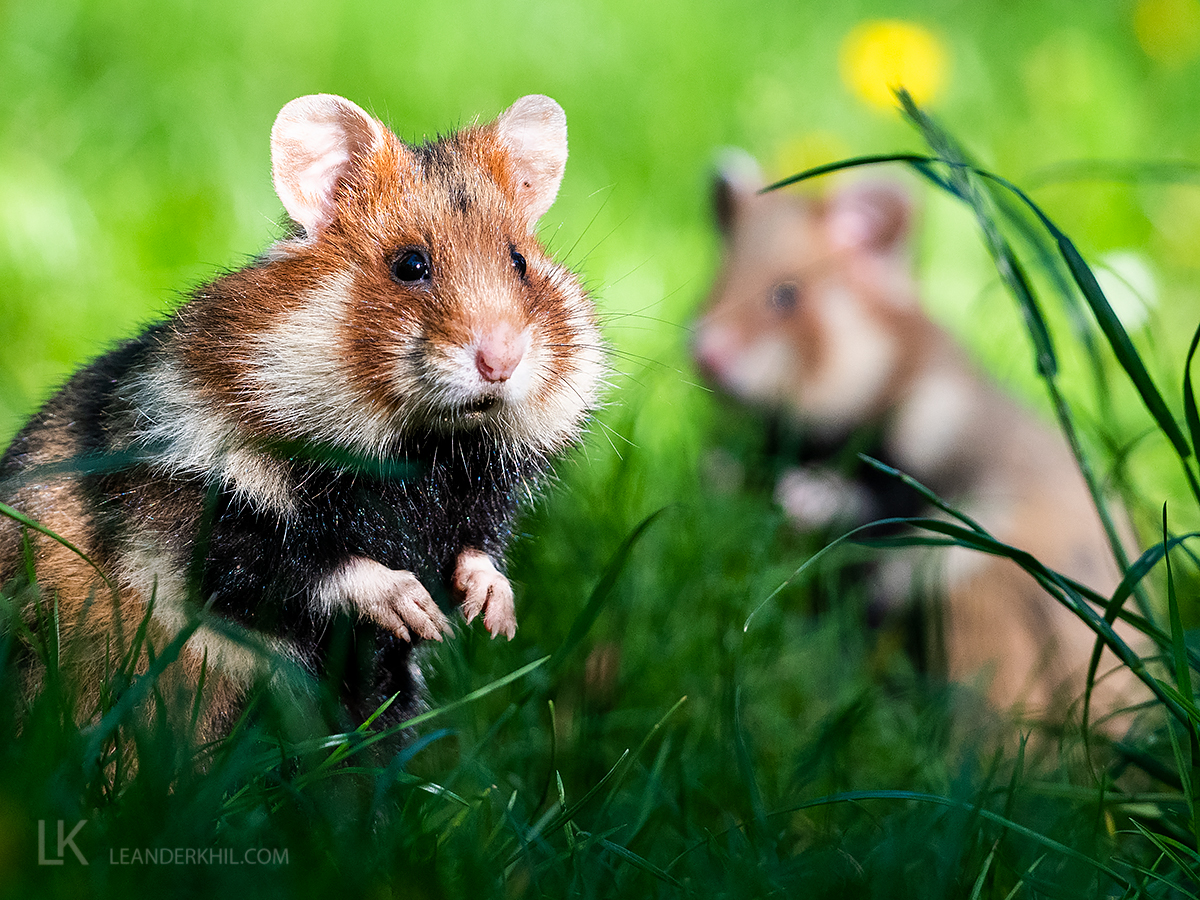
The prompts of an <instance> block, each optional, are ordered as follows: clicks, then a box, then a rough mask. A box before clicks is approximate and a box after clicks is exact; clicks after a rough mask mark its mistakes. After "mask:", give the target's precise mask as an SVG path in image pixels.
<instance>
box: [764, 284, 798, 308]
mask: <svg viewBox="0 0 1200 900" xmlns="http://www.w3.org/2000/svg"><path fill="white" fill-rule="evenodd" d="M799 297H800V287H799V286H798V285H797V284H796V282H794V281H782V282H780V283H779V284H777V285H775V287H774V288H773V289H772V291H771V309H773V310H775V311H776V312H781V313H789V312H791V311H792V310H793V309H795V308H796V300H797V299H798V298H799Z"/></svg>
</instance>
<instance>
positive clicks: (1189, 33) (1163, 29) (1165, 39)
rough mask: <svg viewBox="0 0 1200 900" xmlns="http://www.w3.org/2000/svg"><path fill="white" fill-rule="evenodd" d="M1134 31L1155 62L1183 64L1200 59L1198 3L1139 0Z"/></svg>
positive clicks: (1199, 11) (1199, 13) (1135, 8)
mask: <svg viewBox="0 0 1200 900" xmlns="http://www.w3.org/2000/svg"><path fill="white" fill-rule="evenodd" d="M1133 31H1134V34H1136V35H1137V39H1138V43H1139V44H1141V45H1142V49H1143V50H1145V51H1146V55H1147V56H1149V57H1150V58H1151V59H1155V60H1158V61H1159V62H1164V63H1168V64H1182V63H1186V62H1189V61H1191V60H1193V59H1195V58H1196V56H1197V55H1200V4H1198V3H1196V0H1138V2H1137V5H1136V6H1134V8H1133Z"/></svg>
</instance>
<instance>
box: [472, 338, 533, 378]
mask: <svg viewBox="0 0 1200 900" xmlns="http://www.w3.org/2000/svg"><path fill="white" fill-rule="evenodd" d="M528 349H529V335H528V334H527V333H526V332H523V331H517V330H516V329H515V328H513V327H512V326H511V325H508V324H501V325H497V326H496V327H495V328H493V329H492V330H491V331H489V332H488V333H487V334H485V335H484V336H483V337H482V338H481V339H480V341H479V344H478V346H477V347H476V349H475V368H476V369H478V370H479V374H480V375H481V376H482V377H483V380H484V381H490V382H492V383H496V382H500V381H508V379H510V378H511V377H512V374H513V372H515V371H516V370H517V366H519V365H520V364H521V360H522V359H524V358H525V351H526V350H528Z"/></svg>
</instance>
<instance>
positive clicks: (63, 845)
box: [38, 819, 88, 866]
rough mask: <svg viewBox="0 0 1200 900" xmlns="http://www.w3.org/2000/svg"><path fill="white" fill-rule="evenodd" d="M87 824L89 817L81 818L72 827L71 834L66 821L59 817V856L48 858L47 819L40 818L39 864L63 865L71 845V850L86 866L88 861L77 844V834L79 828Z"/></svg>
mask: <svg viewBox="0 0 1200 900" xmlns="http://www.w3.org/2000/svg"><path fill="white" fill-rule="evenodd" d="M86 824H87V819H81V820H80V821H79V823H78V824H76V826H75V827H74V828H72V829H71V832H70V834H68V833H67V826H66V823H65V822H64V821H63V820H62V819H59V820H58V856H57V858H54V859H47V858H46V820H45V819H38V865H39V866H61V865H62V864H63V863H64V862H65V860H66V855H67V848H68V847H70V848H71V852H73V853H74V854H75V858H76V859H78V860H79V861H80V862H81V863H83V865H85V866H86V865H87V864H88V861H87V860H86V859H85V858H84V856H83V854H82V853H80V852H79V848H78V847H77V846H76V845H75V835H77V834H79V830H80V829H81V828H83V826H84V825H86Z"/></svg>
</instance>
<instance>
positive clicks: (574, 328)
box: [0, 94, 603, 734]
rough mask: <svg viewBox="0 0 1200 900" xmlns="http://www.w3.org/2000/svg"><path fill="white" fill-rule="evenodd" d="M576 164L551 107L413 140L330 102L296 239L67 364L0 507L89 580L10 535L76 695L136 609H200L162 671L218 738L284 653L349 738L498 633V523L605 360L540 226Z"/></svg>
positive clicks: (293, 187) (507, 626)
mask: <svg viewBox="0 0 1200 900" xmlns="http://www.w3.org/2000/svg"><path fill="white" fill-rule="evenodd" d="M566 158H567V132H566V118H565V116H564V114H563V111H562V109H561V108H560V107H559V106H558V104H557V103H555V102H554V101H553V100H551V99H550V98H548V97H542V96H528V97H524V98H522V99H520V100H518V101H517V102H516V103H515V104H513V106H512V107H511V108H510V109H508V110H507V111H506V112H504V113H503V114H502V115H501V116H500V117H499V118H498V119H496V120H495V121H493V122H491V123H489V124H486V125H480V126H473V127H468V128H466V129H464V130H462V131H460V132H458V133H456V134H453V135H451V136H449V137H446V138H443V139H440V140H437V141H436V142H433V143H427V144H423V145H420V146H410V145H407V144H405V143H403V142H401V141H400V140H399V139H398V138H396V137H395V136H394V135H393V134H392V133H391V132H390V131H389V130H387V129H386V128H385V127H384V126H383V125H382V124H381V123H380V122H379V121H377V120H376V119H374V118H372V117H371V116H370V115H368V114H367V113H365V112H364V111H363V110H362V109H360V108H359V107H358V106H356V105H355V104H353V103H351V102H350V101H348V100H345V99H343V98H341V97H336V96H332V95H326V94H320V95H314V96H308V97H301V98H299V99H297V100H294V101H292V102H290V103H288V104H287V105H286V106H285V107H284V108H283V110H282V111H281V112H280V113H279V116H278V118H277V119H276V120H275V124H274V127H273V129H272V132H271V163H272V174H273V179H274V184H275V189H276V192H277V193H278V195H279V199H280V200H281V201H282V202H283V206H284V208H285V210H286V212H287V214H288V216H289V217H290V219H291V222H292V223H293V227H292V228H291V230H290V232H289V234H288V235H287V236H286V237H285V238H284V239H282V240H280V241H278V242H277V243H275V244H273V245H272V246H271V247H269V248H268V249H267V251H266V252H265V253H263V254H262V256H261V257H259V258H258V259H256V260H255V261H254V262H253V263H251V264H250V265H249V266H247V267H246V268H244V269H242V270H240V271H235V272H232V273H229V274H226V275H222V276H221V277H219V278H217V279H216V280H214V281H212V282H211V283H209V284H206V285H203V286H202V287H200V288H199V289H197V290H196V291H194V293H193V294H192V295H191V297H190V298H189V299H188V301H187V302H186V303H184V304H183V305H182V306H180V307H179V308H178V309H177V310H176V311H175V312H174V313H173V314H172V315H171V316H170V317H169V318H167V319H165V320H164V321H162V322H160V323H158V324H156V325H153V326H152V327H150V328H149V329H148V330H146V331H145V332H144V333H142V334H141V335H139V336H138V337H136V338H134V339H133V340H130V341H128V342H127V343H125V344H123V345H121V346H119V347H118V348H116V349H115V350H113V351H112V352H110V353H107V354H106V355H104V356H101V357H100V358H99V359H97V360H96V361H94V362H93V363H91V364H90V365H88V366H87V367H85V368H84V369H82V370H80V371H79V372H77V373H76V374H75V375H74V377H72V378H71V379H70V380H69V381H68V382H67V384H66V385H65V386H64V387H63V388H62V389H61V390H60V391H59V392H58V393H57V394H55V395H54V396H53V397H52V398H51V399H50V400H49V402H47V403H46V405H45V406H44V407H43V408H42V409H41V410H40V411H39V412H38V413H37V414H36V415H35V416H34V417H33V418H32V419H31V420H30V421H29V422H28V424H26V425H25V427H24V428H23V429H22V430H21V431H20V433H19V434H18V435H17V436H16V438H15V439H14V441H13V442H12V445H11V446H10V447H9V448H8V451H7V452H6V453H5V454H4V456H3V459H2V460H0V500H3V502H5V503H7V504H9V505H11V506H12V507H15V508H16V509H17V510H18V511H19V512H20V513H22V514H24V515H25V516H28V517H30V518H31V519H33V520H36V521H37V522H39V523H41V524H42V525H44V526H46V527H48V528H49V529H51V530H52V531H54V532H55V533H57V534H58V535H61V536H62V537H63V538H65V539H67V540H68V541H70V542H71V543H72V544H74V545H75V546H76V547H78V548H79V549H80V550H82V551H83V553H84V554H86V556H87V557H88V559H89V560H90V561H91V562H92V563H95V568H93V567H92V566H91V565H89V563H88V562H86V561H85V560H84V559H82V558H81V557H80V555H78V554H77V553H75V552H72V551H71V550H68V549H67V548H65V547H64V546H63V545H62V544H60V543H57V542H55V541H53V540H51V539H49V538H48V537H46V536H44V535H42V534H40V533H37V532H35V531H34V530H32V529H25V528H22V527H20V526H19V524H18V523H17V522H16V521H14V520H13V519H11V518H0V582H8V581H9V580H10V579H12V578H13V577H14V575H16V574H18V573H19V572H23V571H24V569H25V567H24V558H25V553H24V552H23V547H24V546H25V544H24V541H26V540H27V541H28V542H29V545H31V547H32V552H33V559H34V563H35V566H34V568H35V570H36V578H37V584H38V586H39V590H40V595H41V598H42V601H43V604H45V603H46V602H48V601H50V600H56V601H57V604H58V616H59V622H60V625H59V628H60V632H61V645H62V647H63V649H64V652H63V659H64V661H65V664H67V665H69V666H70V667H71V673H72V675H73V676H74V678H75V680H76V683H77V684H78V685H79V686H80V688H81V690H82V693H83V694H84V699H85V701H86V699H87V692H88V691H89V690H91V691H94V690H95V686H96V685H97V684H99V683H100V680H101V678H102V676H103V672H104V667H105V665H106V664H110V662H111V660H112V659H117V658H119V657H120V654H121V653H123V652H124V650H125V648H127V647H128V646H129V645H130V640H131V636H132V635H133V633H134V631H135V630H136V629H137V628H138V626H139V624H140V623H141V622H142V621H143V619H144V618H145V616H146V612H147V609H149V608H150V604H151V598H153V610H152V614H151V616H150V618H149V625H150V637H151V642H152V644H153V645H154V647H155V648H156V650H159V651H161V649H162V647H163V646H164V645H165V644H166V643H167V642H168V641H169V640H170V639H171V637H172V636H173V635H175V634H177V633H178V632H179V631H180V629H181V628H183V627H184V626H185V625H186V624H187V623H188V622H189V620H191V619H193V618H194V616H195V615H196V609H197V606H198V605H199V604H206V605H207V606H208V607H209V610H210V613H211V614H212V615H211V616H210V617H209V618H207V619H206V620H205V624H203V625H202V626H201V627H200V628H199V630H198V631H197V632H196V633H195V634H194V635H193V636H192V637H191V638H190V640H188V641H187V643H186V645H185V646H184V647H183V651H182V654H181V658H180V661H179V663H178V668H179V670H180V672H182V673H183V674H182V675H180V676H179V679H180V681H181V683H182V684H183V685H184V686H188V685H192V686H194V685H195V683H196V682H197V680H198V679H199V676H200V672H201V670H202V669H203V670H204V672H205V680H206V684H207V694H208V697H207V699H208V700H209V707H208V708H209V712H208V714H207V723H208V729H209V731H210V732H211V733H215V734H219V733H221V731H222V730H225V729H227V728H228V726H229V724H230V722H231V719H232V718H233V717H234V716H236V715H237V714H238V712H239V703H240V701H241V700H242V699H243V697H244V695H245V693H246V691H247V690H248V689H249V688H250V687H251V686H252V685H253V684H254V683H255V682H256V681H257V680H258V679H260V678H261V677H263V676H264V674H265V673H267V672H268V670H270V671H274V670H275V667H276V666H277V665H278V663H279V662H280V661H284V662H287V663H292V664H295V665H296V666H299V667H300V668H301V669H302V670H304V671H307V672H308V673H311V674H312V675H314V676H321V677H326V676H328V677H329V678H331V679H332V680H333V681H334V682H336V683H337V684H338V685H339V688H338V690H339V691H340V693H341V695H342V700H343V701H344V702H345V704H346V705H347V706H348V708H349V709H350V711H351V713H352V715H353V716H354V717H355V718H356V719H357V720H358V721H361V720H362V719H363V718H364V717H366V716H367V715H369V714H370V713H372V712H373V711H374V710H375V709H376V708H377V707H378V706H379V704H380V703H382V702H383V701H384V700H386V699H388V698H390V697H392V696H393V695H397V696H396V700H395V701H394V702H393V703H392V705H391V707H390V709H389V711H388V716H387V719H386V720H387V721H399V720H401V719H403V718H405V717H406V716H408V715H409V714H410V713H411V712H412V711H413V710H414V709H415V708H416V707H417V705H419V698H420V688H421V678H420V673H419V671H418V670H417V669H416V667H415V666H414V664H413V661H412V649H413V646H414V644H415V643H416V642H418V641H419V640H420V639H432V640H440V639H441V638H442V636H443V635H445V634H449V633H450V624H449V620H448V619H447V616H446V614H445V613H444V612H443V607H446V608H449V606H450V604H455V605H457V606H460V607H461V609H462V611H463V612H464V613H465V617H466V621H467V622H470V621H471V620H473V619H475V618H476V617H479V616H481V617H482V620H483V623H484V625H485V626H486V628H487V629H488V631H490V632H491V634H492V635H493V636H495V635H499V634H503V635H506V636H507V637H509V638H511V637H512V636H513V634H514V632H515V630H516V619H515V616H514V609H513V591H512V588H511V587H510V585H509V582H508V580H507V579H506V578H505V576H504V574H503V571H502V569H503V562H502V560H503V555H504V552H505V545H506V543H507V542H508V540H509V538H510V537H511V532H512V521H513V517H514V513H515V512H516V509H517V507H518V504H519V503H520V502H521V501H522V499H524V498H526V497H527V496H528V495H529V494H530V492H531V491H532V490H533V489H534V487H535V486H536V484H537V483H538V480H539V478H540V477H541V476H542V475H543V474H544V473H545V472H546V471H547V468H548V465H549V463H550V461H551V459H552V458H553V457H554V455H555V454H558V453H559V452H561V451H563V450H564V449H565V448H567V447H569V446H571V445H573V444H574V443H576V442H577V440H578V439H579V437H580V434H581V429H582V428H583V426H584V424H585V421H586V419H587V417H588V415H589V412H590V410H591V409H592V407H593V405H594V403H595V401H596V396H597V389H598V384H599V380H600V377H601V373H602V369H603V358H602V350H601V343H600V337H599V334H598V332H597V325H596V319H595V311H594V307H593V304H592V302H591V301H590V299H589V298H588V296H587V294H586V293H585V291H584V289H583V288H582V287H581V285H580V283H579V281H578V280H577V279H576V277H575V276H574V275H573V274H572V273H571V272H570V271H568V270H567V269H565V268H563V267H562V266H560V265H558V264H556V263H555V262H554V261H553V260H552V259H551V258H550V257H549V256H548V255H547V254H546V252H545V250H544V249H543V248H542V247H541V245H540V244H539V243H538V241H537V239H536V236H535V225H536V223H537V220H538V219H539V217H540V216H541V215H542V214H543V213H544V212H546V210H547V209H548V208H549V207H550V205H551V204H552V203H553V201H554V198H555V195H556V194H557V192H558V188H559V183H560V181H561V179H562V176H563V170H564V166H565V163H566ZM97 569H98V570H99V571H100V572H102V573H104V575H105V576H107V579H108V580H107V582H105V581H102V580H101V579H100V578H99V577H98V575H97ZM439 601H440V603H439ZM33 605H34V604H33V602H32V601H30V604H29V607H28V608H27V609H26V610H25V612H26V618H27V620H28V621H29V622H30V623H31V624H32V623H34V612H33V608H32V607H33ZM330 669H336V671H330ZM83 714H85V715H86V711H85V712H84V713H83Z"/></svg>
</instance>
